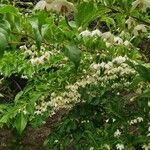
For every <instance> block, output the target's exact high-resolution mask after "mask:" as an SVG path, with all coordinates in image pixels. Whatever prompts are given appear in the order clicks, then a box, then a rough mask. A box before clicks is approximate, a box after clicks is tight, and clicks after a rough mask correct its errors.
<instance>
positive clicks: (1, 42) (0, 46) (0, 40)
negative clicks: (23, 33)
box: [0, 32, 8, 57]
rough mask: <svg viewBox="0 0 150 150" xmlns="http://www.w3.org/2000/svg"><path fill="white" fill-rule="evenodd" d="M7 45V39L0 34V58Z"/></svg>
mask: <svg viewBox="0 0 150 150" xmlns="http://www.w3.org/2000/svg"><path fill="white" fill-rule="evenodd" d="M7 45H8V43H7V37H6V36H5V35H4V34H3V33H1V32H0V57H2V56H3V53H4V50H5V49H6V47H7Z"/></svg>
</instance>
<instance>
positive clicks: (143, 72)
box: [135, 65, 150, 82]
mask: <svg viewBox="0 0 150 150" xmlns="http://www.w3.org/2000/svg"><path fill="white" fill-rule="evenodd" d="M135 69H136V70H137V71H138V72H139V74H140V76H141V77H142V78H143V79H144V80H146V81H148V82H150V69H148V68H146V67H144V66H143V65H136V66H135Z"/></svg>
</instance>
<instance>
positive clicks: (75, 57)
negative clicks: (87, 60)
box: [65, 45, 81, 69]
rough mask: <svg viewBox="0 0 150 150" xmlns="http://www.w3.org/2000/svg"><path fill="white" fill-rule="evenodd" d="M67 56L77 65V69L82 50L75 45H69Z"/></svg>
mask: <svg viewBox="0 0 150 150" xmlns="http://www.w3.org/2000/svg"><path fill="white" fill-rule="evenodd" d="M65 54H66V56H67V57H68V58H69V59H70V60H71V61H72V62H73V63H74V64H75V67H76V69H77V68H78V67H79V64H80V60H81V51H80V49H79V48H78V47H77V46H75V45H67V46H66V51H65Z"/></svg>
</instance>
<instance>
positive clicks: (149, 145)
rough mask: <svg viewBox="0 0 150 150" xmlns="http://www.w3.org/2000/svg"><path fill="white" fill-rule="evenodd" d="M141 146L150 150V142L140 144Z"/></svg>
mask: <svg viewBox="0 0 150 150" xmlns="http://www.w3.org/2000/svg"><path fill="white" fill-rule="evenodd" d="M142 148H143V149H144V150H150V143H148V145H146V144H144V145H143V146H142Z"/></svg>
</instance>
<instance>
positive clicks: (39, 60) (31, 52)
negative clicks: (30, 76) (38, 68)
mask: <svg viewBox="0 0 150 150" xmlns="http://www.w3.org/2000/svg"><path fill="white" fill-rule="evenodd" d="M20 49H21V50H22V51H23V54H24V55H25V56H29V57H31V58H30V63H31V64H32V65H39V64H44V63H45V62H46V61H47V60H49V58H50V56H51V55H55V51H53V52H51V51H46V49H45V47H44V46H41V50H40V51H39V53H38V52H37V51H36V46H35V45H32V46H31V47H30V49H29V48H27V47H26V45H23V46H20ZM39 55H40V56H39Z"/></svg>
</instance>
